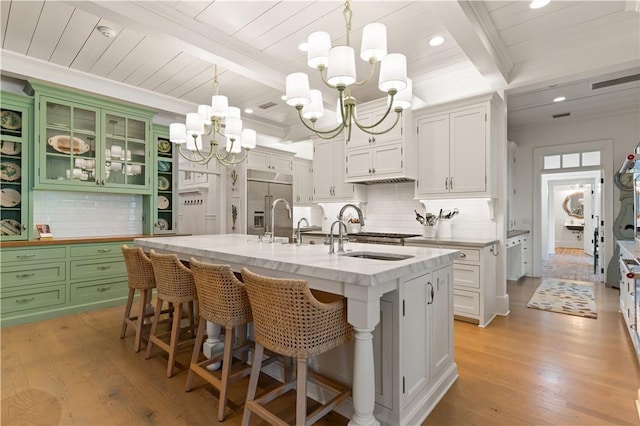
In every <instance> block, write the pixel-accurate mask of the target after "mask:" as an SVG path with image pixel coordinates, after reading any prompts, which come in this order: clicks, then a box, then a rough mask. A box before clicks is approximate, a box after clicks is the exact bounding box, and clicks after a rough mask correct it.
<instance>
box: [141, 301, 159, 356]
mask: <svg viewBox="0 0 640 426" xmlns="http://www.w3.org/2000/svg"><path fill="white" fill-rule="evenodd" d="M161 310H162V299H160V298H159V297H158V300H157V301H156V311H155V312H154V313H153V320H152V321H151V331H150V332H149V344H147V352H146V354H145V356H144V359H149V358H151V348H152V347H153V341H152V339H153V337H154V336H155V335H156V330H157V329H158V322H160V311H161Z"/></svg>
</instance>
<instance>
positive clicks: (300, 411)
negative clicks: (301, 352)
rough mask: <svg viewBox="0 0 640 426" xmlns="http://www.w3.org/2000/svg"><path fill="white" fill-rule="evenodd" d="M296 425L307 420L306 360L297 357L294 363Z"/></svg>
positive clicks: (303, 423)
mask: <svg viewBox="0 0 640 426" xmlns="http://www.w3.org/2000/svg"><path fill="white" fill-rule="evenodd" d="M296 381H297V383H296V426H304V425H305V424H306V421H307V360H306V359H305V358H298V359H297V365H296Z"/></svg>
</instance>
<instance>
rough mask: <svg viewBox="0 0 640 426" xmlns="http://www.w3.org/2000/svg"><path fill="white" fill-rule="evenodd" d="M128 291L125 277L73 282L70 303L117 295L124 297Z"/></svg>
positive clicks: (97, 299) (111, 297)
mask: <svg viewBox="0 0 640 426" xmlns="http://www.w3.org/2000/svg"><path fill="white" fill-rule="evenodd" d="M128 292H129V286H128V285H127V280H126V278H125V279H122V278H115V279H113V280H101V281H89V282H80V283H73V284H71V303H72V304H74V305H77V304H82V303H89V302H99V301H102V300H109V299H117V298H119V297H122V298H124V297H127V294H128Z"/></svg>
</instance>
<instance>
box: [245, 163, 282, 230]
mask: <svg viewBox="0 0 640 426" xmlns="http://www.w3.org/2000/svg"><path fill="white" fill-rule="evenodd" d="M278 198H284V199H285V200H287V202H288V203H289V206H291V207H292V208H293V175H290V174H283V173H275V172H265V171H260V170H248V171H247V233H248V234H252V235H264V233H265V232H266V231H269V232H271V231H272V230H271V205H272V204H273V202H274V200H277V199H278ZM274 218H275V234H274V235H275V236H276V237H287V238H291V237H292V236H293V220H292V219H291V218H290V217H289V213H288V212H287V208H286V207H285V205H284V203H278V204H277V205H276V207H275V211H274Z"/></svg>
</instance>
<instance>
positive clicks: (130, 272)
mask: <svg viewBox="0 0 640 426" xmlns="http://www.w3.org/2000/svg"><path fill="white" fill-rule="evenodd" d="M122 256H124V263H125V265H126V267H127V277H128V281H129V287H131V288H139V289H149V288H154V287H155V286H156V279H155V276H154V275H153V265H152V264H151V259H149V257H148V256H147V255H146V254H145V253H144V251H143V250H142V248H140V247H129V246H127V245H126V244H123V245H122Z"/></svg>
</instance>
